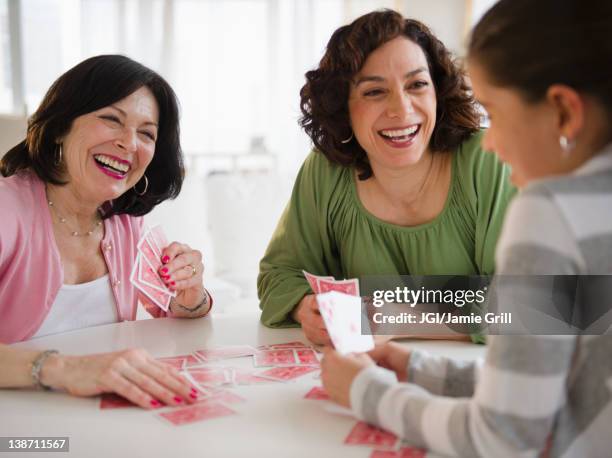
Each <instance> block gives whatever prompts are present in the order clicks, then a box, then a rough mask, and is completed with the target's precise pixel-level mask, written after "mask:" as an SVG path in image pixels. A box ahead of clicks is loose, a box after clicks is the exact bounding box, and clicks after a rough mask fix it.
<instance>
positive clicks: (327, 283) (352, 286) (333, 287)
mask: <svg viewBox="0 0 612 458" xmlns="http://www.w3.org/2000/svg"><path fill="white" fill-rule="evenodd" d="M317 284H318V288H319V294H323V293H328V292H330V291H338V292H339V293H344V294H349V295H351V296H359V280H358V279H356V278H353V279H351V280H327V279H325V278H319V279H318V280H317Z"/></svg>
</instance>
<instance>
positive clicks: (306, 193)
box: [257, 132, 515, 327]
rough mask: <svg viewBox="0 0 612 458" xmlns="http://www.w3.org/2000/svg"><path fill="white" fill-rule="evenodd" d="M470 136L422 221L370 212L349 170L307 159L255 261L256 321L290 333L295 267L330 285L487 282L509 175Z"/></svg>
mask: <svg viewBox="0 0 612 458" xmlns="http://www.w3.org/2000/svg"><path fill="white" fill-rule="evenodd" d="M482 135H483V133H482V132H479V133H477V134H475V135H473V136H472V137H471V138H469V139H468V140H467V141H465V142H464V143H463V144H462V145H460V146H459V148H458V149H457V151H455V152H454V153H453V161H452V178H451V187H450V189H449V193H448V197H447V200H446V204H445V206H444V209H443V210H442V212H441V213H440V214H439V215H438V216H437V217H436V218H435V219H434V220H432V221H430V222H428V223H426V224H422V225H419V226H412V227H403V226H397V225H394V224H390V223H386V222H385V221H382V220H380V219H379V218H377V217H376V216H374V215H372V214H371V213H370V212H368V210H366V209H365V207H364V206H363V205H362V203H361V201H360V200H359V198H358V196H357V189H356V185H355V178H354V174H353V170H352V168H350V167H343V166H340V165H337V164H334V163H332V162H330V161H328V160H327V158H326V157H325V156H324V155H323V154H321V153H319V152H317V151H313V152H312V153H310V155H309V156H308V158H307V159H306V161H305V162H304V164H303V165H302V168H301V170H300V172H299V174H298V176H297V179H296V182H295V185H294V188H293V192H292V195H291V200H290V201H289V204H288V205H287V207H286V208H285V211H284V212H283V215H282V216H281V219H280V221H279V223H278V226H277V228H276V230H275V232H274V234H273V236H272V239H271V241H270V243H269V245H268V248H267V250H266V253H265V255H264V257H263V259H262V260H261V263H260V270H259V276H258V278H257V290H258V295H259V299H260V301H261V302H260V307H261V309H262V314H261V321H262V323H263V324H264V325H266V326H270V327H289V326H299V325H298V323H296V322H295V321H294V320H293V319H292V318H291V316H290V313H291V311H292V310H293V308H294V307H295V306H296V305H297V304H298V303H299V301H300V300H301V299H302V297H304V295H306V294H310V293H312V291H311V289H310V287H309V285H308V282H307V281H306V280H305V278H304V276H303V275H302V269H303V270H306V271H308V272H311V273H313V274H316V275H332V276H334V277H335V278H336V279H344V278H355V277H357V278H360V277H362V276H368V275H490V274H492V273H493V270H494V253H495V244H496V243H497V238H498V235H499V232H500V229H501V226H502V222H503V217H504V212H505V210H506V206H507V205H508V202H509V200H510V199H511V197H512V196H513V195H514V193H515V189H514V187H513V186H512V185H511V184H510V180H509V169H508V168H507V167H506V166H504V165H503V164H502V163H500V162H499V161H498V160H497V158H496V157H495V156H494V155H493V154H488V153H485V152H484V151H483V150H482V148H481V146H480V144H481V139H482Z"/></svg>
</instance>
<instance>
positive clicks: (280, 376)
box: [258, 366, 319, 381]
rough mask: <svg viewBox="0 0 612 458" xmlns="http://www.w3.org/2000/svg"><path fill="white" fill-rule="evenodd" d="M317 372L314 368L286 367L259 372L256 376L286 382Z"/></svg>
mask: <svg viewBox="0 0 612 458" xmlns="http://www.w3.org/2000/svg"><path fill="white" fill-rule="evenodd" d="M316 370H319V369H318V368H317V367H315V366H286V367H273V368H272V369H268V370H265V371H263V372H260V373H259V374H258V375H261V376H265V377H271V378H274V379H277V380H282V381H288V380H293V379H295V378H298V377H301V376H302V375H305V374H308V373H309V372H313V371H316Z"/></svg>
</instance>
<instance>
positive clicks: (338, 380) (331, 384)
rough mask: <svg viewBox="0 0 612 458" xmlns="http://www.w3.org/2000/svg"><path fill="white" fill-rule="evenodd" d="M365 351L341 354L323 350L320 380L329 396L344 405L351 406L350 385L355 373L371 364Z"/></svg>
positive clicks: (328, 349) (329, 349) (355, 375)
mask: <svg viewBox="0 0 612 458" xmlns="http://www.w3.org/2000/svg"><path fill="white" fill-rule="evenodd" d="M373 364H374V362H373V361H372V359H371V358H370V357H369V356H368V355H367V354H365V353H362V354H351V355H346V356H342V355H341V354H340V353H338V352H337V351H336V350H332V349H331V348H327V349H325V350H323V360H322V361H321V381H322V382H323V388H325V391H327V394H329V397H330V398H331V399H332V400H334V401H336V402H337V403H338V404H340V405H343V406H344V407H349V408H350V407H351V385H352V384H353V380H355V377H357V374H359V372H361V371H362V370H363V369H365V368H367V367H369V366H371V365H373Z"/></svg>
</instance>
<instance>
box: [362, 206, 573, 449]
mask: <svg viewBox="0 0 612 458" xmlns="http://www.w3.org/2000/svg"><path fill="white" fill-rule="evenodd" d="M538 198H539V197H538ZM520 200H521V199H520V197H519V198H517V200H515V202H514V204H513V206H514V207H515V208H514V212H513V213H511V214H509V215H508V218H510V219H511V221H509V222H508V221H507V223H506V229H507V227H508V226H509V227H511V228H512V231H507V230H505V231H504V232H505V237H506V240H505V241H500V247H501V250H502V252H498V261H501V266H500V267H501V269H500V268H499V267H498V272H499V271H500V270H501V271H506V272H511V273H513V274H521V273H533V274H546V273H549V274H550V273H552V274H558V273H575V272H576V270H577V268H578V266H579V264H580V261H581V260H580V258H579V256H577V251H576V250H575V247H572V246H571V244H570V246H568V245H565V246H564V247H563V248H561V250H557V249H556V248H557V245H556V243H554V241H558V242H559V241H562V240H564V241H566V242H572V240H571V237H570V236H569V235H568V232H569V231H568V228H567V227H566V226H565V221H563V219H562V217H561V215H560V213H559V212H558V211H555V210H556V209H554V208H552V207H554V204H553V203H552V202H551V201H550V200H548V199H546V198H541V200H539V201H538V202H537V204H536V205H535V206H533V205H531V204H532V202H533V201H531V202H525V203H526V204H527V206H525V207H523V206H522V202H520ZM517 201H519V202H517ZM536 210H537V211H536ZM513 218H518V219H519V220H515V221H512V219H513ZM544 222H546V223H547V224H549V225H552V226H553V227H554V230H553V229H550V230H549V228H548V226H547V224H544ZM551 232H554V234H551ZM502 238H504V233H502ZM543 239H545V241H543ZM553 239H554V241H553ZM573 243H574V244H575V241H573ZM521 246H528V247H529V250H531V251H530V253H531V254H535V256H534V257H533V258H532V261H530V263H529V267H528V268H526V265H525V264H524V263H523V258H522V257H520V256H514V255H513V254H512V251H513V250H514V248H516V247H521ZM538 247H543V250H542V252H546V254H547V256H546V257H539V256H538V255H537V250H538ZM555 253H560V256H556V255H555ZM549 255H550V256H549ZM534 264H535V265H537V269H536V270H534V268H533V266H534ZM498 266H499V264H498ZM524 270H528V272H524ZM560 270H561V271H562V272H560ZM514 293H516V291H514ZM531 293H534V291H530V294H521V297H522V298H524V300H526V301H530V300H532V301H538V300H539V299H538V298H539V296H540V295H539V294H531ZM498 298H499V301H500V304H501V305H502V306H503V302H504V298H503V296H502V297H500V296H498ZM525 305H526V306H529V304H525ZM534 305H535V304H534ZM575 339H576V337H575V336H531V335H513V336H504V335H500V336H490V337H489V348H488V353H487V358H486V360H485V363H484V365H483V367H482V369H481V370H480V371H479V376H478V378H477V381H476V388H475V391H474V394H473V396H469V395H466V396H467V397H448V396H443V395H440V394H434V393H432V392H430V391H428V390H426V389H425V388H424V386H426V387H428V388H429V389H430V390H432V391H434V392H437V393H444V391H445V390H444V388H442V387H443V386H446V383H447V382H446V381H445V380H441V381H440V380H438V381H437V382H436V383H438V387H437V388H435V387H432V384H430V383H423V380H422V379H421V380H418V377H417V378H416V379H415V377H416V374H417V373H418V372H417V373H415V375H414V376H413V380H414V381H418V382H419V385H417V384H416V383H393V382H392V381H391V380H389V378H388V376H387V375H386V374H385V372H388V371H385V370H384V369H382V368H368V369H367V370H365V371H362V372H361V373H360V374H359V375H358V376H357V377H356V379H355V381H354V383H353V385H352V386H351V393H350V396H351V405H352V407H353V409H354V411H355V413H356V414H357V416H358V417H359V418H361V419H363V420H365V421H367V422H370V423H372V424H375V425H377V426H379V427H382V428H384V429H387V430H391V431H393V432H394V433H395V434H397V435H398V436H400V437H402V438H404V439H405V440H407V441H408V442H410V443H411V444H413V445H416V446H420V447H424V448H427V449H429V450H431V451H434V452H436V453H441V454H444V455H450V456H469V457H472V456H496V457H517V456H518V457H536V456H538V455H539V454H540V453H541V451H542V450H543V449H544V447H545V444H546V440H547V438H548V436H549V434H550V432H551V429H552V425H553V422H554V418H555V414H556V413H557V412H558V410H559V409H560V408H561V407H562V406H563V405H564V403H565V402H566V399H565V397H566V388H565V386H566V379H567V375H568V373H569V369H570V366H571V362H572V358H573V356H574V351H575V348H576V340H575ZM419 358H420V356H418V357H417V358H416V363H415V364H417V366H418V365H420V366H421V367H428V369H426V370H425V369H424V370H423V371H424V372H427V374H428V375H431V374H432V372H435V371H434V370H433V369H434V368H435V367H436V363H435V360H433V359H431V358H424V359H423V360H422V361H421V362H419ZM444 364H445V363H444ZM438 366H439V365H438ZM445 367H446V366H445ZM438 370H439V373H440V376H442V377H443V378H447V377H448V376H449V375H450V373H449V371H447V370H446V371H441V370H440V369H439V368H438ZM421 384H422V385H423V386H420V385H421Z"/></svg>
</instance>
